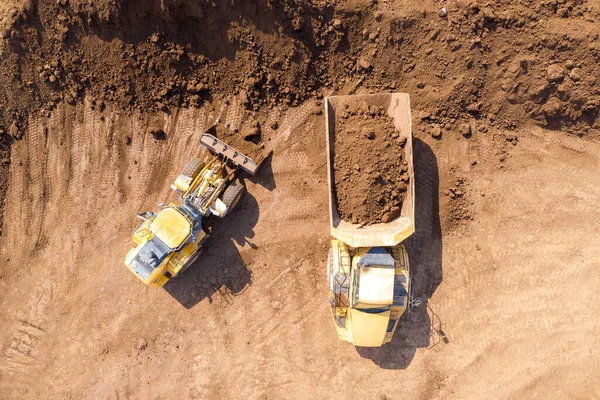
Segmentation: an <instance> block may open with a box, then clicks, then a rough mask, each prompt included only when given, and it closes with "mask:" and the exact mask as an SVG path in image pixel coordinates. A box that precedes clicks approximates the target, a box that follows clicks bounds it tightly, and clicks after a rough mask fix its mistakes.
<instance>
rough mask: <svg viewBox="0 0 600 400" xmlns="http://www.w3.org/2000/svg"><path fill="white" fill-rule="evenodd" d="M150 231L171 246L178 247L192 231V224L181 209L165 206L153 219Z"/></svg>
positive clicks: (172, 247)
mask: <svg viewBox="0 0 600 400" xmlns="http://www.w3.org/2000/svg"><path fill="white" fill-rule="evenodd" d="M150 231H151V232H152V233H154V234H155V235H156V236H157V237H158V238H159V239H160V240H161V241H162V242H163V243H165V244H166V245H167V246H168V247H169V248H171V249H176V248H178V247H179V246H181V245H182V244H183V243H184V242H185V240H186V239H187V238H188V237H189V236H190V234H191V233H192V224H191V223H190V221H189V220H188V219H187V218H186V217H185V216H184V215H183V214H182V213H181V212H180V211H179V210H177V209H175V208H165V209H164V210H162V211H161V212H160V213H159V214H158V216H157V217H156V219H154V221H152V224H151V225H150Z"/></svg>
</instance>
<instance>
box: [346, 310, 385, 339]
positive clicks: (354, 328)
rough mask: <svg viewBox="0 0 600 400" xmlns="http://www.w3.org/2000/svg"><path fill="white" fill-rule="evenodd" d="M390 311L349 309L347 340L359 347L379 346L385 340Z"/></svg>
mask: <svg viewBox="0 0 600 400" xmlns="http://www.w3.org/2000/svg"><path fill="white" fill-rule="evenodd" d="M389 320H390V312H389V311H385V312H382V313H378V314H369V313H365V312H362V311H360V310H356V309H351V310H350V313H349V318H348V341H350V342H352V343H353V344H354V345H355V346H359V347H379V346H381V345H382V344H383V343H384V341H385V334H386V330H387V326H388V322H389Z"/></svg>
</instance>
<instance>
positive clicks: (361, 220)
mask: <svg viewBox="0 0 600 400" xmlns="http://www.w3.org/2000/svg"><path fill="white" fill-rule="evenodd" d="M336 119H337V121H336V130H337V131H336V133H335V144H334V146H335V156H334V179H335V190H336V193H335V197H336V203H337V207H338V212H339V213H340V217H341V218H342V219H343V220H347V221H350V222H352V223H354V224H362V225H370V224H374V223H380V222H389V221H391V220H393V219H394V218H396V217H398V216H399V215H400V210H401V208H402V201H403V200H404V194H405V192H406V189H407V185H408V182H409V177H408V164H407V163H406V161H405V160H404V146H405V145H406V138H402V139H403V140H397V138H398V131H396V129H395V127H394V121H393V119H392V118H391V117H389V116H388V115H387V114H386V113H385V111H384V110H383V109H379V108H377V107H375V106H371V107H370V108H369V107H367V106H366V104H364V105H362V106H359V107H358V108H356V109H352V108H348V109H346V111H342V113H341V115H339V116H337V115H336Z"/></svg>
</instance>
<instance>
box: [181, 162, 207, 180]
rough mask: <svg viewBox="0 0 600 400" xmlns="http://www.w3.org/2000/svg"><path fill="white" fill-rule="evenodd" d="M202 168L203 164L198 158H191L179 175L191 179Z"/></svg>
mask: <svg viewBox="0 0 600 400" xmlns="http://www.w3.org/2000/svg"><path fill="white" fill-rule="evenodd" d="M202 168H204V163H203V162H202V160H201V159H199V158H192V159H191V160H190V162H189V163H187V165H186V166H185V168H184V169H183V171H182V172H181V175H184V176H188V177H190V178H192V179H194V178H195V177H196V174H197V173H198V172H200V169H202Z"/></svg>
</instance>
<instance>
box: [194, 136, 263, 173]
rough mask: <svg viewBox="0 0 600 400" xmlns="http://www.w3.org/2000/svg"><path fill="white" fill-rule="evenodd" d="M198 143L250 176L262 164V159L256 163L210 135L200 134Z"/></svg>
mask: <svg viewBox="0 0 600 400" xmlns="http://www.w3.org/2000/svg"><path fill="white" fill-rule="evenodd" d="M200 143H202V144H203V145H204V146H206V147H207V148H208V149H209V150H210V151H212V152H213V153H216V154H219V155H221V156H223V157H225V158H227V159H228V160H229V161H231V162H232V163H234V164H235V165H237V166H238V167H239V168H241V169H243V170H244V171H246V172H247V173H249V174H250V175H254V174H256V171H258V169H259V168H260V164H261V163H262V160H263V159H264V158H262V159H260V160H258V161H254V160H253V159H252V158H250V157H249V156H247V155H246V154H244V153H242V152H241V151H238V150H236V149H235V148H233V147H232V146H230V145H228V144H227V143H225V142H223V141H221V140H219V139H217V138H216V137H214V136H213V135H211V134H210V133H204V134H202V138H201V139H200Z"/></svg>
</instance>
